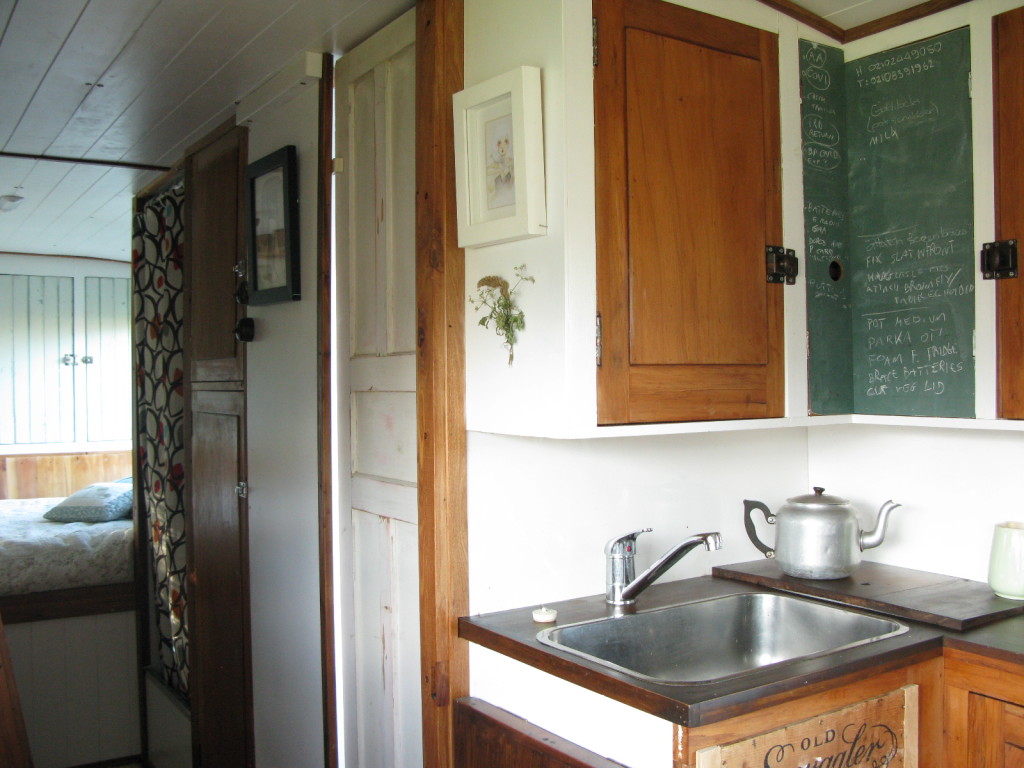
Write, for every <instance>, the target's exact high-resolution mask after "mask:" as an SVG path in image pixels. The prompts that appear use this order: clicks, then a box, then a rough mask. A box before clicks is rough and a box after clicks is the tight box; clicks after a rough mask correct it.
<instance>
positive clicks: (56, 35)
mask: <svg viewBox="0 0 1024 768" xmlns="http://www.w3.org/2000/svg"><path fill="white" fill-rule="evenodd" d="M412 5H413V0H131V2H127V1H126V0H52V1H51V0H46V1H45V2H40V1H39V0H0V151H2V153H3V155H2V156H0V195H19V196H21V197H23V198H24V200H23V201H22V202H21V203H20V204H19V205H18V207H17V208H15V209H14V210H13V211H7V212H0V251H3V252H15V253H40V254H66V255H79V256H93V257H103V258H115V259H128V258H129V257H130V250H131V224H130V208H131V199H132V195H133V193H134V191H135V190H138V189H140V188H141V187H143V186H145V185H146V184H148V183H149V182H151V181H152V180H154V179H155V178H157V177H158V175H159V173H158V172H157V171H153V170H145V169H144V168H136V167H131V166H144V167H152V166H164V167H166V166H170V165H172V164H174V163H175V162H177V161H178V160H179V159H180V158H181V156H182V154H183V152H184V150H185V148H186V147H187V146H189V145H190V144H191V143H193V142H195V141H196V140H197V139H198V138H200V137H202V136H203V135H204V134H205V133H207V132H208V131H209V130H210V129H211V128H212V127H214V126H216V125H217V124H219V123H221V122H223V121H224V120H226V119H228V118H229V117H231V116H232V114H233V112H234V104H235V102H236V101H237V100H238V99H239V98H241V97H242V96H245V95H246V94H248V93H250V92H251V91H252V90H253V89H254V88H255V87H257V86H258V85H260V84H261V83H262V82H264V81H265V80H267V79H268V78H269V77H271V76H272V75H273V74H275V73H276V72H277V71H279V70H280V69H281V68H282V67H283V66H284V65H286V64H287V63H288V62H290V61H291V60H292V59H293V58H294V57H295V56H296V55H298V54H299V53H300V52H301V51H315V52H324V51H330V52H333V53H335V54H341V53H343V52H344V51H345V50H347V49H349V48H351V47H352V46H354V45H355V44H357V43H358V42H360V41H361V40H363V39H365V38H366V37H368V36H369V35H370V34H372V33H373V32H375V31H376V30H377V29H379V28H380V27H382V26H383V25H384V24H386V23H387V22H389V21H391V20H392V19H394V18H395V17H397V16H398V15H400V14H401V13H402V12H403V11H405V10H407V9H408V8H410V7H412ZM324 30H327V32H325V31H324ZM41 157H47V158H54V157H56V158H70V159H75V160H87V161H91V163H89V164H86V163H74V162H63V161H54V160H46V159H40V158H41ZM92 163H98V164H92ZM115 163H116V164H121V165H120V166H119V165H112V164H115Z"/></svg>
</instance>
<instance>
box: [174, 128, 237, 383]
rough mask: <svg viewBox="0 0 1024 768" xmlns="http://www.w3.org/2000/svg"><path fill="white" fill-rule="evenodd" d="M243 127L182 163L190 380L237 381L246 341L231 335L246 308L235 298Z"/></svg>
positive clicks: (218, 139)
mask: <svg viewBox="0 0 1024 768" xmlns="http://www.w3.org/2000/svg"><path fill="white" fill-rule="evenodd" d="M247 151H248V150H247V142H246V131H245V129H243V128H233V129H231V130H230V131H228V132H227V133H225V134H224V135H223V136H221V137H219V138H217V139H216V140H214V141H212V142H210V143H209V144H207V145H206V146H203V147H202V148H200V149H197V150H196V151H195V152H193V153H192V154H191V155H189V156H188V158H187V160H186V165H185V187H186V190H187V193H186V199H187V201H188V211H187V214H186V219H185V221H186V225H185V226H186V232H187V233H188V235H187V236H188V243H187V245H186V253H185V270H186V275H187V280H188V302H189V309H188V317H189V357H190V359H191V372H192V373H191V375H192V381H203V382H207V381H242V379H244V378H245V356H244V349H245V345H244V344H242V343H241V342H239V341H237V340H236V339H235V336H234V329H235V323H237V322H238V320H239V319H241V318H242V317H244V316H245V307H244V306H243V305H241V304H239V303H237V302H236V301H235V288H236V286H237V284H238V279H239V278H238V275H237V274H236V272H235V267H236V266H239V265H244V264H245V238H244V237H243V235H242V224H241V222H242V205H243V200H244V197H245V195H244V182H243V176H244V171H245V159H246V153H247Z"/></svg>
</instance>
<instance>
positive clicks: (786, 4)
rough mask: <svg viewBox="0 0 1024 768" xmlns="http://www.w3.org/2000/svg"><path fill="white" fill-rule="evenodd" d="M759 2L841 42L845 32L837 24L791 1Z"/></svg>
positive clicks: (761, 0)
mask: <svg viewBox="0 0 1024 768" xmlns="http://www.w3.org/2000/svg"><path fill="white" fill-rule="evenodd" d="M760 2H761V4H762V5H767V6H768V7H769V8H774V9H775V10H776V11H778V12H779V13H784V14H786V15H787V16H789V17H790V18H792V19H796V20H797V21H799V22H801V23H802V24H806V25H807V26H808V27H810V28H811V29H816V30H818V31H819V32H823V33H824V34H826V35H828V36H829V37H831V38H832V39H833V40H837V41H839V42H843V38H844V36H845V34H846V30H844V29H843V28H842V27H840V26H838V25H837V24H833V23H832V22H831V21H828V20H826V19H824V18H822V17H821V16H819V15H818V14H816V13H813V12H812V11H808V10H807V9H806V8H803V7H802V6H799V5H797V4H796V3H794V2H791V0H760Z"/></svg>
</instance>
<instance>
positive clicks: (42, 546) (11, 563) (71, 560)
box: [0, 498, 133, 595]
mask: <svg viewBox="0 0 1024 768" xmlns="http://www.w3.org/2000/svg"><path fill="white" fill-rule="evenodd" d="M59 501H61V499H60V498H56V499H0V595H18V594H25V593H28V592H45V591H47V590H51V589H68V588H70V587H91V586H96V585H99V584H117V583H121V582H126V581H131V580H132V529H133V523H132V521H131V520H115V521H113V522H109V523H52V522H50V521H49V520H44V519H43V514H44V513H45V512H46V511H47V510H48V509H50V507H52V506H53V505H54V504H56V503H58V502H59Z"/></svg>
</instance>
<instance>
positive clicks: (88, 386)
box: [79, 277, 132, 441]
mask: <svg viewBox="0 0 1024 768" xmlns="http://www.w3.org/2000/svg"><path fill="white" fill-rule="evenodd" d="M79 349H80V350H81V352H82V354H83V355H84V357H85V358H89V359H91V360H92V362H91V363H84V362H83V364H82V366H81V368H80V370H82V371H83V372H84V374H85V390H86V393H85V398H86V404H87V405H86V408H84V409H79V411H84V416H85V419H86V426H85V433H86V434H87V435H88V437H87V439H88V440H90V441H97V440H127V439H130V437H131V383H132V378H131V351H132V346H131V285H130V281H129V280H128V278H118V277H87V278H85V339H84V344H80V345H79Z"/></svg>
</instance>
